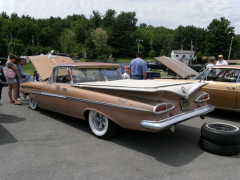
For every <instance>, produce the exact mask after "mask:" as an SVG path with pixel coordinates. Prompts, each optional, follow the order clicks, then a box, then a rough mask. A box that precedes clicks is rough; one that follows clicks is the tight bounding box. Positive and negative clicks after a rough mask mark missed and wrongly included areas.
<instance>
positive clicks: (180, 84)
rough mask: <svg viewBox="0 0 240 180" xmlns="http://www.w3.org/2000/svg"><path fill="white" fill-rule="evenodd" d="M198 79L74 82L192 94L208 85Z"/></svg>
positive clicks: (143, 90) (145, 90) (110, 87)
mask: <svg viewBox="0 0 240 180" xmlns="http://www.w3.org/2000/svg"><path fill="white" fill-rule="evenodd" d="M206 84H207V83H201V82H197V81H181V80H173V81H167V80H161V81H154V80H145V81H144V80H127V79H126V80H116V81H98V82H86V83H79V84H72V86H74V87H81V88H87V89H92V90H94V89H105V90H110V91H114V90H122V91H141V92H159V91H170V92H172V93H175V94H179V95H181V96H186V95H190V94H192V93H193V92H194V91H195V90H197V89H198V88H201V87H202V86H204V85H206Z"/></svg>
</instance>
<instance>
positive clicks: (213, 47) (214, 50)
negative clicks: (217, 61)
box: [206, 17, 234, 58]
mask: <svg viewBox="0 0 240 180" xmlns="http://www.w3.org/2000/svg"><path fill="white" fill-rule="evenodd" d="M233 36H234V27H231V26H230V21H229V20H228V19H225V18H224V17H221V18H220V20H218V19H213V21H212V22H211V23H210V24H209V26H208V27H207V34H206V54H207V55H208V56H211V55H213V56H215V57H217V55H218V54H222V55H223V56H224V57H226V58H227V57H228V53H229V47H230V42H231V39H232V37H233Z"/></svg>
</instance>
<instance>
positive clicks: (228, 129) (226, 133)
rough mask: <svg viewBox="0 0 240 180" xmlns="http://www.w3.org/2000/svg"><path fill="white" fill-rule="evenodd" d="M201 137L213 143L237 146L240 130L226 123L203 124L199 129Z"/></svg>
mask: <svg viewBox="0 0 240 180" xmlns="http://www.w3.org/2000/svg"><path fill="white" fill-rule="evenodd" d="M201 136H202V137H203V138H204V139H206V140H208V141H210V142H213V143H218V144H229V145H231V144H239V143H240V129H239V127H237V126H234V125H232V124H226V123H219V122H213V123H205V124H203V125H202V127H201Z"/></svg>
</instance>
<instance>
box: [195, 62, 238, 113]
mask: <svg viewBox="0 0 240 180" xmlns="http://www.w3.org/2000/svg"><path fill="white" fill-rule="evenodd" d="M214 69H222V74H221V73H220V75H219V76H223V77H218V78H214V79H211V78H206V79H205V82H206V83H208V84H207V85H206V86H204V87H203V88H202V90H203V91H204V92H207V93H209V94H210V97H211V98H210V100H209V101H208V102H209V103H210V104H212V105H214V106H215V107H216V109H224V110H229V111H238V112H240V79H239V78H240V77H239V76H240V65H227V66H226V65H225V66H212V67H211V68H210V69H209V71H210V70H211V71H213V70H214ZM224 71H226V72H235V74H234V75H229V76H228V74H226V73H225V74H224ZM200 76H201V74H200V75H199V77H200ZM197 79H199V78H198V77H196V80H197Z"/></svg>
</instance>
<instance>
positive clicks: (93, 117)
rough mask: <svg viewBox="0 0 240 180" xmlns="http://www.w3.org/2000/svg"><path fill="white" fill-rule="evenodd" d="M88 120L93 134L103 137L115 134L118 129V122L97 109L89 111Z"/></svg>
mask: <svg viewBox="0 0 240 180" xmlns="http://www.w3.org/2000/svg"><path fill="white" fill-rule="evenodd" d="M88 122H89V125H90V128H91V130H92V132H93V134H94V135H95V136H97V137H99V138H102V139H106V138H110V137H112V136H114V135H115V134H116V132H117V129H118V125H117V124H115V123H114V122H113V121H111V120H109V119H108V117H106V116H104V115H103V114H101V113H99V112H96V111H90V112H89V116H88Z"/></svg>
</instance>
